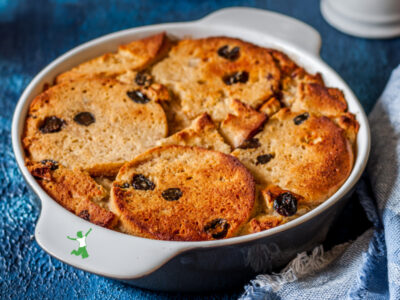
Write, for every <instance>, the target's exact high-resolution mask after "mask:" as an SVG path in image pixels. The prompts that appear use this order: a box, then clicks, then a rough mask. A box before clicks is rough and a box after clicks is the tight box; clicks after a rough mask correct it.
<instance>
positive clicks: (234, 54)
mask: <svg viewBox="0 0 400 300" xmlns="http://www.w3.org/2000/svg"><path fill="white" fill-rule="evenodd" d="M217 53H218V55H219V56H221V57H223V58H226V59H228V60H230V61H234V60H237V59H238V58H239V56H240V48H239V47H233V48H232V49H231V50H230V51H229V46H228V45H225V46H222V47H221V48H219V49H218V52H217Z"/></svg>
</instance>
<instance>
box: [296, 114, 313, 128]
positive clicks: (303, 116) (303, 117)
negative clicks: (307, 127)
mask: <svg viewBox="0 0 400 300" xmlns="http://www.w3.org/2000/svg"><path fill="white" fill-rule="evenodd" d="M309 116H310V115H309V114H308V113H307V112H305V113H304V114H301V115H298V116H296V117H295V118H294V119H293V122H294V124H295V125H300V124H301V123H303V122H304V121H306V120H307V119H308V117H309Z"/></svg>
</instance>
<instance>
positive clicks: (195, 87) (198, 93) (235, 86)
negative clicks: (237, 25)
mask: <svg viewBox="0 0 400 300" xmlns="http://www.w3.org/2000/svg"><path fill="white" fill-rule="evenodd" d="M223 47H226V48H224V49H225V50H226V51H227V52H229V53H231V51H233V49H235V48H236V49H239V50H237V55H236V56H234V57H233V58H232V57H230V58H227V57H224V56H221V55H220V54H219V53H220V52H221V49H222V48H223ZM152 74H153V76H154V78H155V80H156V81H158V82H160V83H162V84H164V85H166V86H168V87H169V88H170V89H171V90H172V92H173V93H174V94H175V95H176V97H178V98H179V99H180V108H181V110H182V111H183V113H184V114H185V115H187V116H188V118H189V119H193V118H195V117H196V116H197V115H198V114H200V113H203V112H206V113H208V114H209V115H210V116H211V117H212V119H213V120H215V121H218V122H220V121H222V120H224V119H225V118H226V115H227V113H228V111H229V104H230V103H229V102H230V101H227V100H232V99H240V101H242V102H243V103H245V104H247V105H250V106H251V107H253V108H256V107H258V106H259V105H260V104H261V103H263V102H264V101H265V100H267V99H268V98H270V97H271V96H272V95H273V94H274V93H275V91H277V89H278V85H279V79H280V71H279V69H278V68H277V66H276V64H275V62H274V60H273V59H272V56H271V55H270V54H269V51H268V50H267V49H265V48H261V47H258V46H255V45H252V44H250V43H247V42H244V41H242V40H238V39H233V38H227V37H212V38H205V39H197V40H191V39H188V40H182V41H180V42H178V43H177V45H176V46H174V47H173V48H172V49H171V51H170V53H169V56H168V57H167V58H166V59H164V60H163V61H161V62H160V63H158V64H157V65H155V66H154V67H153V69H152ZM234 74H236V77H235V79H234V78H233V77H234V76H233V75H234ZM229 78H230V79H232V80H231V81H230V80H228V79H229ZM227 82H228V83H227Z"/></svg>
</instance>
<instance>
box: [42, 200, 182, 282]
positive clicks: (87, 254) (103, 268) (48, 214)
mask: <svg viewBox="0 0 400 300" xmlns="http://www.w3.org/2000/svg"><path fill="white" fill-rule="evenodd" d="M40 196H41V197H40V198H41V200H42V210H41V213H40V217H39V220H38V222H37V225H36V229H35V238H36V241H37V243H38V244H39V245H40V247H42V249H44V250H45V251H46V252H47V253H49V254H50V255H52V256H53V257H55V258H57V259H59V260H61V261H63V262H65V263H67V264H69V265H72V266H74V267H77V268H80V269H83V270H86V271H89V272H92V273H95V274H98V275H102V276H106V277H112V278H116V279H122V280H124V279H125V280H128V279H136V278H140V277H142V276H145V275H147V274H150V273H152V272H154V271H155V270H157V269H158V268H160V267H161V266H162V265H164V264H165V263H166V262H167V261H169V260H170V259H171V258H173V257H174V256H176V255H177V254H179V253H180V252H182V251H185V250H186V248H187V247H186V245H184V244H182V243H179V242H169V241H157V240H150V239H144V238H139V237H134V236H129V237H128V236H127V235H126V234H123V233H119V232H115V231H113V230H109V229H105V228H103V227H100V226H97V225H94V224H91V223H89V222H87V221H85V220H83V219H81V218H79V217H77V216H75V215H74V214H72V213H68V212H66V211H65V209H64V208H62V207H61V206H60V205H59V204H57V203H56V202H55V201H54V200H52V199H50V198H49V196H47V195H46V194H43V195H40ZM78 232H81V233H78ZM81 235H82V237H85V236H86V238H85V240H81V241H79V240H77V238H80V236H81ZM83 242H84V243H83ZM80 247H85V250H83V249H81V248H80Z"/></svg>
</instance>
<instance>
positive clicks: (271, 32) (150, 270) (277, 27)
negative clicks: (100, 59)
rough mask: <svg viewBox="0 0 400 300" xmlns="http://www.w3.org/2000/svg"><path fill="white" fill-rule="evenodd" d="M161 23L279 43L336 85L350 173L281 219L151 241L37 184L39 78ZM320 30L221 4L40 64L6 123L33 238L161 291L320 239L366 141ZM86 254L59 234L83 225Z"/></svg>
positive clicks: (213, 283) (176, 31) (272, 263)
mask: <svg viewBox="0 0 400 300" xmlns="http://www.w3.org/2000/svg"><path fill="white" fill-rule="evenodd" d="M161 31H166V32H167V33H168V34H170V35H173V36H175V37H178V38H183V37H187V36H190V37H194V38H199V37H208V36H221V35H225V36H230V37H238V38H241V39H244V40H247V41H249V42H252V43H255V44H258V45H261V46H266V47H273V48H277V49H280V50H283V51H284V52H285V53H287V54H289V56H291V57H292V58H293V59H294V60H295V61H296V62H297V63H298V64H300V65H301V66H304V67H305V68H306V69H307V70H308V71H309V72H316V71H319V72H321V73H322V74H323V78H324V80H325V82H326V84H327V85H329V86H334V87H339V88H340V89H342V90H343V92H344V94H345V96H346V99H347V101H348V104H349V111H350V112H352V113H354V114H355V115H356V117H357V120H358V122H359V123H360V131H359V133H358V138H357V149H358V153H357V156H356V160H355V165H354V168H353V171H352V172H351V175H350V177H349V178H348V179H347V181H346V182H345V184H344V185H343V186H342V187H341V188H340V189H339V190H338V191H337V192H336V193H335V194H334V195H333V196H332V197H331V198H329V199H328V200H327V201H326V202H324V203H323V204H321V205H320V206H319V207H317V208H316V209H314V210H312V211H310V212H309V213H307V214H306V215H303V216H301V217H299V218H297V219H295V220H293V221H291V222H289V223H287V224H284V225H281V226H279V227H276V228H273V229H270V230H267V231H263V232H259V233H255V234H251V235H246V236H241V237H235V238H230V239H226V240H215V241H205V242H173V241H158V240H150V239H145V238H139V237H134V236H129V235H126V234H122V233H119V232H115V231H112V230H108V229H105V228H102V227H99V226H96V225H94V224H91V223H89V222H87V221H85V220H83V219H81V218H79V217H77V216H75V215H74V214H72V213H70V212H68V211H67V210H66V209H64V208H63V207H61V206H60V205H59V204H57V203H56V202H55V201H54V200H53V199H51V198H50V197H49V196H48V195H47V194H46V193H45V192H44V191H43V190H42V188H41V187H40V186H39V185H38V183H37V182H36V180H35V179H34V178H33V177H32V176H31V174H30V173H29V172H28V170H27V168H26V167H25V165H24V151H23V149H22V146H21V133H22V130H23V124H24V120H25V116H26V113H27V109H28V106H29V104H30V102H31V100H32V99H33V98H34V97H35V96H36V95H38V94H39V93H40V92H41V91H42V89H43V86H44V85H45V84H46V83H52V82H53V80H54V78H55V76H56V75H57V74H59V73H61V72H63V71H66V70H68V69H70V68H71V67H73V66H75V65H77V64H79V63H81V62H83V61H86V60H88V59H90V58H93V57H95V56H98V55H100V54H103V53H105V52H108V51H115V50H116V48H117V46H118V45H120V44H124V43H128V42H130V41H132V40H134V39H138V38H143V37H145V36H149V35H151V34H155V33H158V32H161ZM320 44H321V38H320V36H319V34H318V32H317V31H316V30H314V29H313V28H311V27H310V26H308V25H306V24H304V23H302V22H299V21H297V20H295V19H292V18H289V17H286V16H283V15H280V14H277V13H273V12H268V11H264V10H258V9H251V8H228V9H222V10H219V11H217V12H214V13H212V14H210V15H208V16H206V17H205V18H203V19H201V20H198V21H194V22H187V23H169V24H160V25H152V26H146V27H140V28H133V29H128V30H123V31H120V32H116V33H113V34H109V35H106V36H104V37H101V38H98V39H95V40H93V41H90V42H88V43H85V44H83V45H81V46H79V47H77V48H75V49H73V50H71V51H69V52H67V53H66V54H64V55H62V56H61V57H59V58H58V59H56V60H55V61H53V62H52V63H51V64H50V65H48V66H47V67H46V68H45V69H43V70H42V71H41V72H40V73H39V74H38V75H37V76H36V77H35V78H34V79H33V80H32V82H31V83H30V84H29V86H28V87H27V88H26V89H25V91H24V93H23V94H22V96H21V98H20V99H19V102H18V104H17V107H16V109H15V113H14V118H13V123H12V143H13V149H14V153H15V158H16V160H17V163H18V166H19V168H20V169H21V172H22V174H23V176H24V177H25V179H26V181H27V183H28V185H29V186H30V187H31V188H32V189H33V191H34V192H35V193H36V194H37V195H38V198H39V199H40V203H41V213H40V217H39V220H38V222H37V225H36V229H35V237H36V241H37V243H38V244H39V245H40V246H41V247H42V248H43V249H44V250H45V251H46V252H48V253H49V254H50V255H52V256H54V257H56V258H57V259H59V260H61V261H63V262H65V263H67V264H69V265H72V266H74V267H76V268H79V269H82V270H86V271H88V272H92V273H95V274H99V275H102V276H106V277H109V278H114V279H118V280H122V281H125V282H128V283H131V284H133V285H136V286H140V287H146V288H149V289H156V290H168V291H172V290H173V291H205V290H214V289H224V288H229V287H232V286H238V285H240V284H243V283H244V282H245V281H247V280H249V279H250V278H251V277H252V276H254V275H255V274H256V273H258V272H268V271H271V270H274V269H276V268H279V267H282V266H283V265H285V264H286V263H287V262H288V261H289V260H290V259H291V258H293V257H294V256H295V255H296V253H298V252H300V251H304V250H309V249H311V248H312V247H314V246H316V245H317V244H319V243H320V242H322V241H323V240H324V239H325V237H326V234H327V232H328V229H329V228H330V226H331V224H332V222H333V220H334V219H335V217H336V216H337V215H338V213H339V212H340V210H341V209H342V208H343V206H344V205H345V203H346V200H347V199H348V198H349V196H350V194H351V192H352V189H353V187H354V186H355V184H356V182H357V181H358V179H359V178H360V176H361V174H362V172H363V170H364V168H365V165H366V163H367V159H368V154H369V149H370V133H369V126H368V121H367V118H366V116H365V113H364V111H363V109H362V106H361V105H360V103H359V102H358V100H357V99H356V97H355V95H354V94H353V92H352V91H351V90H350V88H349V87H348V86H347V84H346V83H345V82H344V81H343V80H342V79H341V78H340V77H339V76H338V74H336V73H335V72H334V71H333V70H332V69H331V68H330V67H329V66H328V65H326V64H325V63H324V62H323V61H322V60H321V58H320V57H319V49H320ZM89 228H92V229H93V230H92V232H91V233H90V235H89V236H88V237H87V251H88V253H89V257H88V258H86V259H82V258H81V257H78V256H75V255H71V254H70V253H71V250H73V249H75V248H77V245H75V242H72V241H71V240H69V239H67V238H66V237H67V236H68V235H69V236H75V235H76V232H77V231H83V232H86V231H87V230H88V229H89Z"/></svg>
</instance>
